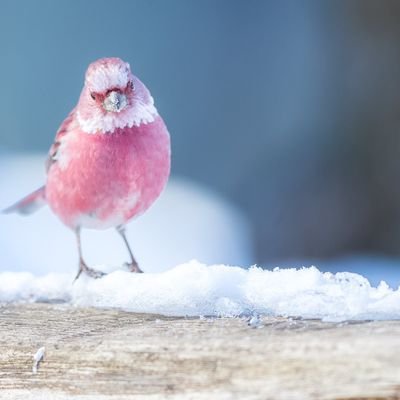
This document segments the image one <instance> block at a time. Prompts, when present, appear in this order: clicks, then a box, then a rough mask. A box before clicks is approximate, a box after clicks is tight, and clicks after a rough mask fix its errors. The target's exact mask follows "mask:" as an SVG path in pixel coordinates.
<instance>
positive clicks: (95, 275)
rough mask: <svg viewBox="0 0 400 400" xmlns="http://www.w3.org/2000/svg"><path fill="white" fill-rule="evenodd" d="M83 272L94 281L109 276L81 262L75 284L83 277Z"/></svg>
mask: <svg viewBox="0 0 400 400" xmlns="http://www.w3.org/2000/svg"><path fill="white" fill-rule="evenodd" d="M82 272H84V273H85V274H86V275H88V276H90V277H91V278H94V279H99V278H102V277H103V276H104V275H107V274H106V273H105V272H102V271H99V270H97V269H93V268H90V267H88V266H87V265H86V264H85V263H84V262H80V263H79V271H78V273H77V275H76V277H75V279H74V282H75V281H76V280H77V279H78V278H79V277H80V276H81V273H82Z"/></svg>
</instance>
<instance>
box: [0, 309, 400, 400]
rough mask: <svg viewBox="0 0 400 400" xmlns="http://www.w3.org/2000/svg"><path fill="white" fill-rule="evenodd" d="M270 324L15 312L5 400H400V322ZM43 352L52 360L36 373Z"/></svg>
mask: <svg viewBox="0 0 400 400" xmlns="http://www.w3.org/2000/svg"><path fill="white" fill-rule="evenodd" d="M263 324H264V325H263V326H262V327H261V328H258V329H253V328H251V327H249V326H248V324H247V322H246V320H245V319H240V318H237V319H199V318H196V319H184V318H168V317H162V316H157V315H147V314H134V313H128V312H124V311H116V310H101V309H94V308H87V309H82V308H72V307H70V306H67V305H62V304H61V305H49V304H31V305H12V306H11V305H6V306H3V307H0V398H1V399H3V398H4V399H24V400H29V399H60V400H62V399H81V398H82V399H112V398H113V399H121V400H124V399H139V398H146V399H165V398H168V399H285V400H286V399H343V400H344V399H353V400H355V399H364V400H365V399H386V398H389V399H399V398H400V321H386V322H365V323H341V324H335V323H324V322H321V321H304V320H295V319H286V318H264V319H263ZM42 346H45V348H46V354H45V358H44V361H43V362H41V363H40V365H39V369H38V373H37V374H33V373H32V365H33V359H32V357H33V355H34V354H35V352H36V351H37V350H38V349H39V348H40V347H42ZM89 395H90V396H89Z"/></svg>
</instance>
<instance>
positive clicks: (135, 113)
mask: <svg viewBox="0 0 400 400" xmlns="http://www.w3.org/2000/svg"><path fill="white" fill-rule="evenodd" d="M149 100H150V101H149V103H147V104H145V103H143V102H142V101H140V100H135V102H134V104H133V105H129V106H128V107H127V108H126V109H125V110H123V111H121V112H120V113H114V112H108V113H106V114H104V113H103V112H101V111H97V112H96V113H95V115H93V116H92V117H91V118H88V119H85V118H83V117H82V115H81V114H80V113H79V111H77V115H76V116H77V120H78V123H79V125H80V127H81V128H82V130H83V131H85V132H86V133H105V134H107V133H113V132H114V130H115V129H117V128H120V129H123V128H126V127H128V128H132V126H140V125H142V124H149V123H151V122H153V121H154V120H155V119H156V117H157V116H158V112H157V109H156V107H155V106H154V101H153V98H152V97H150V99H149Z"/></svg>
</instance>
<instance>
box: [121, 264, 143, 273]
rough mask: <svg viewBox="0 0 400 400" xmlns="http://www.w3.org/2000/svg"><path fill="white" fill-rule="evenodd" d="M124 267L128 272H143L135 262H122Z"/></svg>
mask: <svg viewBox="0 0 400 400" xmlns="http://www.w3.org/2000/svg"><path fill="white" fill-rule="evenodd" d="M124 266H125V268H128V270H129V271H130V272H133V273H136V274H143V271H142V270H141V269H140V268H139V265H138V264H137V263H133V262H130V263H125V264H124Z"/></svg>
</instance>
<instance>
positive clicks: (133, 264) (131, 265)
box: [117, 225, 143, 273]
mask: <svg viewBox="0 0 400 400" xmlns="http://www.w3.org/2000/svg"><path fill="white" fill-rule="evenodd" d="M117 231H118V233H119V234H120V235H121V236H122V239H123V240H124V243H125V245H126V248H127V249H128V252H129V256H130V257H131V262H130V263H126V265H127V267H128V268H129V271H131V272H137V273H142V272H143V271H142V270H141V269H140V268H139V265H138V263H137V261H136V259H135V257H134V256H133V253H132V250H131V248H130V246H129V243H128V239H127V238H126V235H125V227H124V226H123V225H120V226H117Z"/></svg>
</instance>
